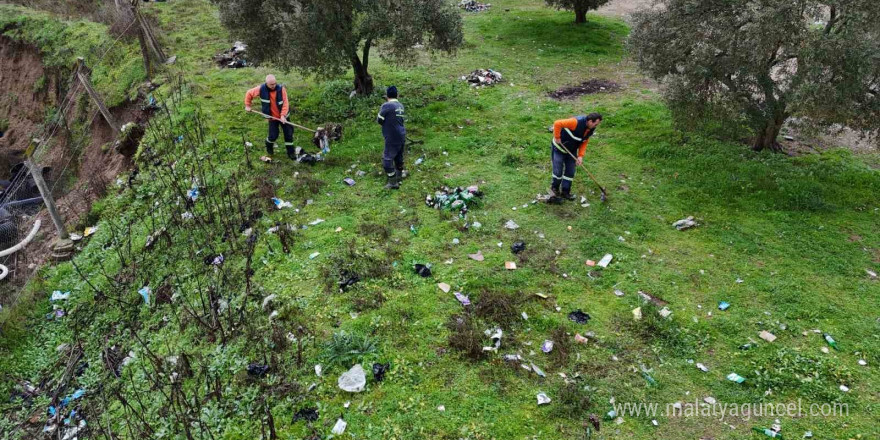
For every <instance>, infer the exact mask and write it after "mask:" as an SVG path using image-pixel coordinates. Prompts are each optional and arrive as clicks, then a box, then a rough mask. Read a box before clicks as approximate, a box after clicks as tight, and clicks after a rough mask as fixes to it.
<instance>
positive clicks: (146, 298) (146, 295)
mask: <svg viewBox="0 0 880 440" xmlns="http://www.w3.org/2000/svg"><path fill="white" fill-rule="evenodd" d="M138 293H140V294H141V296H142V297H143V298H144V304H146V305H150V286H144V287H141V289H140V290H138Z"/></svg>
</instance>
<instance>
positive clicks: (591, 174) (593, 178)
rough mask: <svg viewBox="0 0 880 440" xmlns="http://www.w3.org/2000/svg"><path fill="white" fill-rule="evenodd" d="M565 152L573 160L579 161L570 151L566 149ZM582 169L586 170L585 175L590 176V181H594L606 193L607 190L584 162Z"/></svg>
mask: <svg viewBox="0 0 880 440" xmlns="http://www.w3.org/2000/svg"><path fill="white" fill-rule="evenodd" d="M565 152H566V153H568V155H569V156H571V158H572V159H574V160H575V161H577V157H575V155H574V154H572V153H571V151H568V150H567V149H566V150H565ZM580 167H581V168H582V169H583V170H584V172H585V173H587V175H588V176H590V179H592V180H593V183H595V184H596V186H598V187H599V189H601V190H602V192H605V188H603V187H602V184H600V183H599V181H598V180H596V178H595V177H593V173H591V172H590V170H588V169H587V167H586V166H584V164H583V162H582V163H581V164H580Z"/></svg>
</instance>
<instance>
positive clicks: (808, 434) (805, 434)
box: [803, 431, 813, 438]
mask: <svg viewBox="0 0 880 440" xmlns="http://www.w3.org/2000/svg"><path fill="white" fill-rule="evenodd" d="M803 438H813V431H807V432H805V433H804V437H803Z"/></svg>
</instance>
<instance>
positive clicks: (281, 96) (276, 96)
mask: <svg viewBox="0 0 880 440" xmlns="http://www.w3.org/2000/svg"><path fill="white" fill-rule="evenodd" d="M256 97H259V98H260V103H261V104H262V106H261V113H263V114H264V115H269V116H272V117H273V118H275V119H269V137H267V138H266V153H267V154H268V155H269V157H272V154H274V153H275V141H276V140H277V139H278V131H279V129H280V130H281V131H283V132H284V147H285V149H286V150H287V157H289V158H291V159H292V160H296V154H295V152H294V148H293V125H290V124H288V123H287V115H288V114H289V113H290V102H289V101H288V100H287V90H286V89H285V88H284V86H282V85H281V84H278V82H277V81H276V80H275V76H274V75H267V76H266V82H265V83H264V84H262V85H259V86H257V87H254V88H252V89H250V90H248V91H247V93H246V94H245V95H244V109H245V111H251V110H252V109H251V102H253V100H254V98H256ZM267 119H268V118H267Z"/></svg>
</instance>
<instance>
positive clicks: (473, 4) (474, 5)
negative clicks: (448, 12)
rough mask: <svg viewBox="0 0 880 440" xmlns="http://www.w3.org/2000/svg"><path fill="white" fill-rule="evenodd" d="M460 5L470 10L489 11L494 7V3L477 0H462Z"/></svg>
mask: <svg viewBox="0 0 880 440" xmlns="http://www.w3.org/2000/svg"><path fill="white" fill-rule="evenodd" d="M458 7H459V8H461V9H464V10H465V11H468V12H483V11H488V10H489V8H491V7H492V3H479V2H477V0H461V2H459V3H458Z"/></svg>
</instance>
